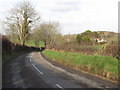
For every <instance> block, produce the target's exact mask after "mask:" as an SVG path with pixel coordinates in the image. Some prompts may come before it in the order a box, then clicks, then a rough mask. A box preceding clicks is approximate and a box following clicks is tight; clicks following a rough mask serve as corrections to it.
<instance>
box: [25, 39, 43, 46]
mask: <svg viewBox="0 0 120 90" xmlns="http://www.w3.org/2000/svg"><path fill="white" fill-rule="evenodd" d="M26 45H27V46H33V47H44V46H45V45H44V42H43V41H40V42H39V44H38V45H37V46H36V45H35V42H34V41H33V40H29V41H27V42H26Z"/></svg>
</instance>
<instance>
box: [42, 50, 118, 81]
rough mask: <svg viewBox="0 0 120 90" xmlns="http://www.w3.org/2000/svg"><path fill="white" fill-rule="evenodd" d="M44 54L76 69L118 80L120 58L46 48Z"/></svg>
mask: <svg viewBox="0 0 120 90" xmlns="http://www.w3.org/2000/svg"><path fill="white" fill-rule="evenodd" d="M43 54H44V55H45V56H47V57H48V58H49V59H51V60H54V61H56V62H58V63H60V64H63V65H65V66H68V67H71V68H74V69H76V70H80V71H84V72H88V73H90V74H95V75H98V76H102V77H104V78H107V79H109V80H113V81H117V80H118V60H117V59H114V58H113V57H110V56H97V55H92V56H91V55H89V56H88V55H84V54H80V53H73V52H58V51H53V50H45V51H43Z"/></svg>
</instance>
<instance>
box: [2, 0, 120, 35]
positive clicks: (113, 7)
mask: <svg viewBox="0 0 120 90" xmlns="http://www.w3.org/2000/svg"><path fill="white" fill-rule="evenodd" d="M19 1H21V0H0V20H1V21H2V20H4V18H5V17H6V16H7V12H8V10H10V9H11V8H13V7H15V5H16V3H17V2H19ZM29 1H31V2H32V4H33V6H34V8H35V9H36V10H37V11H38V12H39V13H40V16H41V18H42V20H44V21H58V22H59V23H60V25H61V28H62V30H61V32H62V34H76V33H81V32H84V31H85V30H88V29H89V30H92V31H113V32H118V1H120V0H29ZM0 30H1V32H3V31H2V28H1V26H0Z"/></svg>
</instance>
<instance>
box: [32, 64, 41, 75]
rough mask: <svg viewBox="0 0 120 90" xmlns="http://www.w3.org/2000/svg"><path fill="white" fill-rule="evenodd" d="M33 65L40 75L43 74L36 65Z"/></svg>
mask: <svg viewBox="0 0 120 90" xmlns="http://www.w3.org/2000/svg"><path fill="white" fill-rule="evenodd" d="M32 65H33V67H34V68H35V69H36V70H37V71H38V72H39V73H40V74H43V73H42V72H41V71H40V70H39V69H38V68H37V67H36V66H35V65H34V64H32Z"/></svg>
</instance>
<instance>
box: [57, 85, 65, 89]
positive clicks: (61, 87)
mask: <svg viewBox="0 0 120 90" xmlns="http://www.w3.org/2000/svg"><path fill="white" fill-rule="evenodd" d="M56 86H57V87H58V88H61V89H62V90H64V89H63V87H61V86H60V85H59V84H56Z"/></svg>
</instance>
